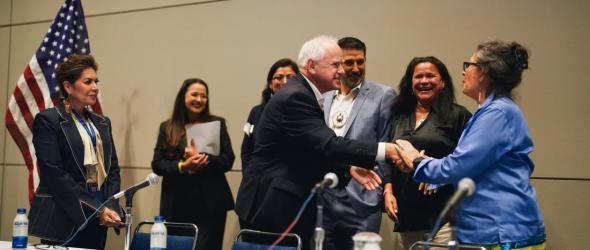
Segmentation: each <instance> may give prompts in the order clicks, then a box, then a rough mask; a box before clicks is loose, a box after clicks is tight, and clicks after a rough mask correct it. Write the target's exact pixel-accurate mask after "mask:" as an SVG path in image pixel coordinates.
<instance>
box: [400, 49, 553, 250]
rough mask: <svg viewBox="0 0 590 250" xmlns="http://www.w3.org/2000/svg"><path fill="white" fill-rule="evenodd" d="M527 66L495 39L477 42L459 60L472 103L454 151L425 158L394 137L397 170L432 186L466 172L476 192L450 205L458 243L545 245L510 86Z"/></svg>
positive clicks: (525, 138)
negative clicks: (474, 107) (474, 105)
mask: <svg viewBox="0 0 590 250" xmlns="http://www.w3.org/2000/svg"><path fill="white" fill-rule="evenodd" d="M527 68H528V51H527V49H525V48H524V47H523V46H522V45H520V44H518V43H516V42H512V43H507V42H503V41H491V42H485V43H482V44H480V45H478V47H477V51H476V52H475V54H473V56H472V57H471V59H470V60H469V61H468V62H464V63H463V76H464V79H463V90H462V91H463V93H464V94H465V95H467V96H468V97H470V98H472V99H474V100H475V101H477V103H478V104H479V109H478V110H477V111H476V112H475V114H474V115H473V117H472V118H471V120H470V121H469V122H468V124H467V125H466V126H465V130H464V131H463V134H462V135H461V138H460V139H459V144H458V145H457V147H456V149H455V150H454V152H453V153H452V154H450V155H448V156H446V157H444V158H441V159H435V158H430V157H428V156H427V155H428V152H418V151H417V150H416V149H415V148H414V147H413V146H412V145H411V144H410V143H409V142H407V141H403V140H398V141H396V143H397V145H396V149H397V150H398V152H399V153H400V155H401V156H402V158H403V160H404V162H405V165H406V166H400V168H402V169H403V170H405V171H408V170H413V169H415V174H414V179H415V180H416V181H418V182H427V183H432V184H446V183H452V184H457V183H458V182H459V180H461V179H462V178H465V177H469V178H472V179H473V180H474V181H475V183H476V184H477V185H476V191H475V193H474V194H473V195H472V196H471V197H468V198H466V199H465V200H464V201H463V203H462V204H461V205H460V206H459V207H458V208H457V217H456V220H457V221H456V223H457V224H456V226H457V238H458V240H459V242H461V243H466V244H475V245H482V246H485V247H487V248H488V249H545V244H544V242H545V224H544V223H543V217H542V215H541V212H540V210H539V207H538V206H537V200H536V194H535V189H534V188H533V187H532V186H531V184H530V176H531V174H532V172H533V169H534V164H533V162H532V160H531V159H530V157H529V154H530V152H531V151H532V149H533V142H532V140H531V137H530V134H529V131H528V126H527V123H526V121H525V119H524V116H523V114H522V112H521V111H520V109H519V108H518V106H517V105H516V103H514V101H513V99H512V91H513V89H514V88H515V87H516V86H518V84H519V83H520V82H521V79H522V72H523V71H524V70H525V69H527Z"/></svg>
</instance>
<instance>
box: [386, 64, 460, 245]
mask: <svg viewBox="0 0 590 250" xmlns="http://www.w3.org/2000/svg"><path fill="white" fill-rule="evenodd" d="M399 93H400V94H399V96H398V97H397V98H396V99H395V100H394V103H393V106H392V108H393V117H392V131H391V133H392V138H393V139H394V140H397V139H404V140H408V141H410V142H412V143H413V144H414V145H416V147H417V148H418V149H420V150H425V151H426V152H428V153H429V154H430V155H436V156H438V157H443V156H446V155H448V154H450V153H451V152H453V150H454V149H455V146H456V145H457V142H458V141H459V137H460V136H461V132H462V131H463V127H464V126H465V124H466V123H467V121H468V120H469V118H470V117H471V113H469V111H467V109H465V108H464V107H463V106H460V105H458V104H456V103H455V94H454V88H453V80H452V79H451V76H450V75H449V72H448V70H447V67H446V66H445V65H444V64H443V63H442V62H441V61H440V60H439V59H437V58H436V57H433V56H428V57H416V58H414V59H412V61H411V62H410V63H409V64H408V67H407V69H406V73H405V74H404V76H403V78H402V79H401V81H400V84H399ZM411 174H412V173H404V172H402V171H399V170H398V169H397V168H386V169H385V178H384V179H385V183H386V184H385V187H384V192H383V194H384V195H383V198H384V203H385V210H386V212H387V214H388V215H389V217H390V218H392V219H393V220H394V221H395V222H396V224H395V228H394V230H395V231H396V232H399V233H400V240H399V243H400V247H401V248H403V249H409V248H410V246H411V244H412V243H414V242H415V241H419V240H422V239H423V236H424V234H425V233H427V232H429V229H431V228H432V226H433V225H434V222H435V220H436V218H437V216H438V214H439V213H440V212H441V210H442V209H443V207H444V205H445V203H446V201H447V199H448V198H449V197H450V196H451V195H452V194H453V187H452V186H451V185H447V186H443V187H441V188H439V189H437V190H430V191H429V190H427V188H426V186H427V185H426V184H425V183H418V182H415V181H414V180H413V179H412V175H411ZM449 239H450V230H449V227H448V225H446V226H445V227H444V228H443V230H441V231H440V232H439V233H438V234H437V235H436V237H435V238H434V241H435V242H437V243H447V242H448V241H449Z"/></svg>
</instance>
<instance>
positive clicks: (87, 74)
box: [29, 55, 121, 249]
mask: <svg viewBox="0 0 590 250" xmlns="http://www.w3.org/2000/svg"><path fill="white" fill-rule="evenodd" d="M96 70H97V65H96V63H95V61H94V58H93V57H92V56H90V55H70V56H68V60H67V61H66V62H64V63H62V64H60V65H59V67H58V68H57V70H56V80H57V83H58V85H59V87H60V91H61V94H62V96H63V97H65V98H64V100H63V102H60V103H59V104H58V105H57V106H56V107H53V108H48V109H46V110H45V111H43V112H41V113H39V114H37V116H36V117H35V121H34V122H33V144H34V146H35V152H36V156H37V164H38V166H39V174H40V175H39V186H38V187H37V190H36V191H35V196H34V197H33V201H32V204H31V212H30V213H29V223H30V227H29V233H30V234H31V235H33V236H36V237H39V238H41V242H42V243H47V244H59V245H61V244H63V243H64V241H66V240H67V238H68V237H69V236H71V235H72V234H73V233H74V231H75V230H77V229H78V228H79V227H80V225H82V223H83V222H84V220H86V218H87V217H89V216H90V215H91V214H92V213H93V212H95V211H96V209H98V207H99V205H100V204H101V203H102V202H104V201H105V200H106V198H107V197H110V196H112V195H113V194H115V193H116V192H118V191H119V186H120V180H121V177H120V175H119V163H118V160H117V153H116V150H115V145H114V141H113V136H112V133H111V122H110V120H109V118H107V117H105V116H101V115H98V114H96V113H94V112H92V111H90V110H89V109H87V108H86V107H87V106H90V105H93V104H95V103H96V101H97V95H98V85H97V84H98V78H97V76H96ZM118 212H121V209H120V207H119V204H118V203H117V202H116V201H111V202H109V203H108V204H107V207H105V208H103V209H101V210H100V212H99V213H98V215H99V216H98V217H99V219H91V220H90V222H89V224H88V225H86V227H85V228H84V229H83V230H81V231H80V233H79V234H78V235H77V236H76V237H75V238H74V239H73V240H72V241H70V242H69V243H68V244H67V246H71V247H82V248H92V249H103V248H104V244H105V241H106V229H107V227H118V226H121V218H120V215H119V213H118Z"/></svg>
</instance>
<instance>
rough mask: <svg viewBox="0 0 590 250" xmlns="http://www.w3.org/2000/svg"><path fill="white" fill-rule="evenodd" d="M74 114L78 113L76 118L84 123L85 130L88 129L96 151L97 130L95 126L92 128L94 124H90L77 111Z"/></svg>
mask: <svg viewBox="0 0 590 250" xmlns="http://www.w3.org/2000/svg"><path fill="white" fill-rule="evenodd" d="M74 115H76V119H78V121H79V122H80V124H82V127H84V130H86V133H87V134H88V135H89V136H90V140H91V141H92V147H93V148H94V151H96V132H94V128H92V126H90V124H88V123H87V122H86V120H84V119H83V118H82V117H81V116H80V115H79V114H78V113H77V112H74Z"/></svg>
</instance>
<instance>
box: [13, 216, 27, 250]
mask: <svg viewBox="0 0 590 250" xmlns="http://www.w3.org/2000/svg"><path fill="white" fill-rule="evenodd" d="M28 233H29V219H28V218H27V210H26V209H24V208H19V209H17V210H16V217H14V223H13V224H12V248H27V241H28V238H29V237H28V236H29V235H28Z"/></svg>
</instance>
